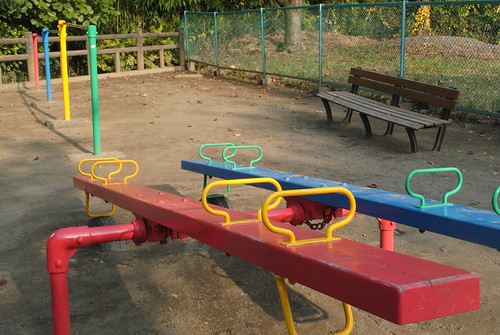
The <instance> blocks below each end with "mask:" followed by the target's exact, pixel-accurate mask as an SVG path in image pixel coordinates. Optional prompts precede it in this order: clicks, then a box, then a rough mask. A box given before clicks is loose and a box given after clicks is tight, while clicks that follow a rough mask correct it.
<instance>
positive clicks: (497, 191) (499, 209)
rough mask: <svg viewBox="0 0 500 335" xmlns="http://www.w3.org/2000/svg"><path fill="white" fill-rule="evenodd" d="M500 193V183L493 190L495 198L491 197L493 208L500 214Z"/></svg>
mask: <svg viewBox="0 0 500 335" xmlns="http://www.w3.org/2000/svg"><path fill="white" fill-rule="evenodd" d="M499 194H500V185H498V186H497V188H496V189H495V191H493V198H492V199H491V202H492V205H493V209H494V210H495V212H496V213H497V214H498V215H500V207H498V195H499Z"/></svg>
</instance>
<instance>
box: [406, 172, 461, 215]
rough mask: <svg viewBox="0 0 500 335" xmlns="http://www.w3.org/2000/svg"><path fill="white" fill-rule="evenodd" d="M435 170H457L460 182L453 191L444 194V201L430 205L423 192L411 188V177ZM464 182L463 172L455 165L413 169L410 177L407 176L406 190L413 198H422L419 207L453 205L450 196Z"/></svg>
mask: <svg viewBox="0 0 500 335" xmlns="http://www.w3.org/2000/svg"><path fill="white" fill-rule="evenodd" d="M435 172H455V173H456V174H457V177H458V183H457V186H456V187H455V188H454V189H452V190H451V191H448V192H446V193H445V194H444V195H443V200H442V202H440V203H436V204H430V205H428V204H427V205H426V204H425V198H424V196H423V195H421V194H417V193H414V192H413V191H412V190H411V188H410V181H411V178H412V177H413V176H414V175H416V174H423V173H435ZM462 184H463V177H462V172H460V170H459V169H457V168H454V167H445V168H434V169H417V170H413V171H412V172H410V173H409V174H408V177H406V183H405V185H406V192H408V194H409V195H410V196H412V197H413V198H416V199H419V200H420V205H418V206H417V207H419V208H429V207H437V206H449V205H453V204H452V203H449V202H448V197H449V196H450V195H453V194H455V193H457V192H458V191H459V190H460V187H462Z"/></svg>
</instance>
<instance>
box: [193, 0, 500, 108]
mask: <svg viewBox="0 0 500 335" xmlns="http://www.w3.org/2000/svg"><path fill="white" fill-rule="evenodd" d="M184 26H185V31H186V53H187V58H188V59H189V60H190V61H194V62H199V63H202V64H206V65H210V66H214V67H217V68H218V69H231V70H235V71H244V72H253V73H258V74H260V75H261V76H262V77H263V78H265V77H267V76H270V75H272V76H281V77H286V78H294V79H299V80H305V81H311V82H315V83H317V84H318V85H319V86H332V87H336V88H339V89H344V88H346V87H347V86H346V82H347V76H348V72H349V69H350V68H351V67H362V68H366V69H370V70H374V71H379V72H385V73H388V74H392V75H399V76H403V77H407V78H410V79H414V80H418V81H423V82H427V83H431V84H435V85H440V86H445V87H456V88H458V89H459V90H460V92H461V98H460V108H459V109H461V110H464V111H469V112H474V113H479V114H485V115H490V116H494V117H499V116H500V95H499V93H500V80H499V78H500V0H493V1H487V0H483V1H433V2H392V3H390V2H389V3H377V4H341V5H317V6H305V7H289V8H271V9H260V10H249V11H241V12H227V13H196V12H185V15H184Z"/></svg>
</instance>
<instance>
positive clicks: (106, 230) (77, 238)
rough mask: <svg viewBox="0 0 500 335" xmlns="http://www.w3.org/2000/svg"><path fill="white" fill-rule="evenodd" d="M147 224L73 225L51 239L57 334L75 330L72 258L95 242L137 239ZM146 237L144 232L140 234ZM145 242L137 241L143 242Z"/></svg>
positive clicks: (49, 261)
mask: <svg viewBox="0 0 500 335" xmlns="http://www.w3.org/2000/svg"><path fill="white" fill-rule="evenodd" d="M143 224H144V223H141V221H134V222H133V223H130V224H123V225H115V226H105V227H93V228H89V227H87V226H83V227H71V228H62V229H59V230H57V231H56V232H54V233H53V234H52V235H51V236H50V238H49V240H48V241H47V269H48V271H49V273H50V288H51V293H52V315H53V318H54V334H55V335H69V334H70V333H71V327H70V317H69V295H68V275H67V272H68V269H69V260H70V258H71V257H72V256H73V255H74V254H75V253H76V252H77V251H78V249H79V248H81V247H86V246H89V245H91V244H94V243H103V242H114V241H123V240H134V241H135V239H134V237H135V235H136V234H135V231H138V232H143V231H144V227H143V226H142V225H143ZM137 235H138V236H141V239H143V238H144V236H145V235H144V234H143V233H142V234H137ZM140 242H144V241H136V243H140Z"/></svg>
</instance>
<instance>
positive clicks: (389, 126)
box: [384, 122, 394, 136]
mask: <svg viewBox="0 0 500 335" xmlns="http://www.w3.org/2000/svg"><path fill="white" fill-rule="evenodd" d="M393 130H394V123H392V122H389V123H387V129H386V131H385V134H384V136H386V135H392V131H393Z"/></svg>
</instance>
